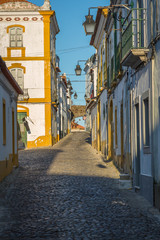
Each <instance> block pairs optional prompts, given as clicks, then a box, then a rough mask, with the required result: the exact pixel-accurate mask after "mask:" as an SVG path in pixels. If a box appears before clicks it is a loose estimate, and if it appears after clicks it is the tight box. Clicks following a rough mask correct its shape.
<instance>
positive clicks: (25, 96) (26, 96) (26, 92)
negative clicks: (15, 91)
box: [18, 88, 29, 101]
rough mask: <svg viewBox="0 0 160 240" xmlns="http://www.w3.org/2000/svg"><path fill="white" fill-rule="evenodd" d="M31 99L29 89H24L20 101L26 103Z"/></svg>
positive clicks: (19, 97)
mask: <svg viewBox="0 0 160 240" xmlns="http://www.w3.org/2000/svg"><path fill="white" fill-rule="evenodd" d="M28 99H29V94H28V88H24V89H23V95H19V96H18V101H25V100H28Z"/></svg>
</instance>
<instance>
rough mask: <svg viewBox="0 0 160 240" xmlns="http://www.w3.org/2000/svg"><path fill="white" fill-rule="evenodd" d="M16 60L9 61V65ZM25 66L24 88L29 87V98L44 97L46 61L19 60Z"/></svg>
mask: <svg viewBox="0 0 160 240" xmlns="http://www.w3.org/2000/svg"><path fill="white" fill-rule="evenodd" d="M13 63H15V62H12V61H7V62H6V65H7V67H12V64H13ZM18 63H20V64H21V66H23V67H25V73H24V88H25V89H28V95H29V98H44V97H45V95H44V91H45V90H44V61H18Z"/></svg>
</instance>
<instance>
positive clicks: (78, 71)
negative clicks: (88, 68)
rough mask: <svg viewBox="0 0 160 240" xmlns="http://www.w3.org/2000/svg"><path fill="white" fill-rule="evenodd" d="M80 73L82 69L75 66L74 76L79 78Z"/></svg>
mask: <svg viewBox="0 0 160 240" xmlns="http://www.w3.org/2000/svg"><path fill="white" fill-rule="evenodd" d="M81 72H82V69H81V67H80V65H79V64H77V65H76V68H75V73H76V76H81Z"/></svg>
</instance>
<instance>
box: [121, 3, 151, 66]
mask: <svg viewBox="0 0 160 240" xmlns="http://www.w3.org/2000/svg"><path fill="white" fill-rule="evenodd" d="M145 24H146V9H143V8H138V9H132V10H131V11H130V12H129V14H128V16H127V17H126V19H125V20H124V23H123V25H122V61H121V64H122V65H123V66H127V67H131V68H133V69H136V68H137V67H138V66H139V65H140V64H141V63H144V62H146V61H147V54H148V52H149V49H147V48H146V47H145V42H144V26H145Z"/></svg>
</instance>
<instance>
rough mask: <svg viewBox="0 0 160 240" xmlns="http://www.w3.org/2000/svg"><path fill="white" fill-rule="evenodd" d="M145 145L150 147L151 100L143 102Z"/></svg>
mask: <svg viewBox="0 0 160 240" xmlns="http://www.w3.org/2000/svg"><path fill="white" fill-rule="evenodd" d="M143 144H144V147H149V145H150V143H149V98H145V99H144V100H143Z"/></svg>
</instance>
